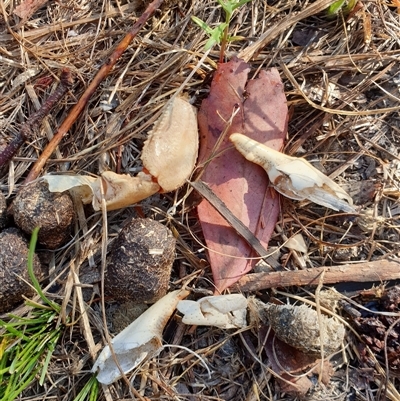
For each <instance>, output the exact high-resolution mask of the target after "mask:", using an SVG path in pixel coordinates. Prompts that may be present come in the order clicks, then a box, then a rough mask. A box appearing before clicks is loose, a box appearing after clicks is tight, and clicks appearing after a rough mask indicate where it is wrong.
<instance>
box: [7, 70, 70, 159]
mask: <svg viewBox="0 0 400 401" xmlns="http://www.w3.org/2000/svg"><path fill="white" fill-rule="evenodd" d="M72 85H73V79H72V76H71V71H70V70H69V69H68V68H64V69H63V70H62V72H61V76H60V84H59V85H58V87H57V89H56V90H55V91H54V93H52V94H51V95H50V96H49V97H48V98H47V99H46V101H45V102H44V103H43V105H42V107H40V109H39V110H38V111H37V112H36V113H33V114H32V115H31V116H30V117H29V118H28V120H27V121H26V122H25V123H24V124H22V125H21V128H20V130H19V132H18V134H17V135H16V137H15V138H14V139H13V140H12V141H11V142H10V143H9V144H8V145H7V147H6V148H5V149H4V150H3V151H2V152H0V167H3V166H5V165H6V164H7V163H8V162H9V161H10V160H11V159H12V158H13V156H14V155H15V154H16V153H17V152H18V150H19V148H20V147H21V146H22V144H23V143H24V142H26V141H28V140H30V139H31V138H32V137H33V133H34V131H35V130H36V129H38V128H39V125H40V124H41V122H42V121H43V119H44V118H45V117H46V116H47V115H48V114H49V113H50V111H51V109H52V108H53V107H54V106H55V105H56V104H57V103H58V102H59V101H60V100H61V99H62V98H63V97H64V95H65V94H66V93H67V92H68V90H69V89H70V88H71V87H72Z"/></svg>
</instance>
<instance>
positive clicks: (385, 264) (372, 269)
mask: <svg viewBox="0 0 400 401" xmlns="http://www.w3.org/2000/svg"><path fill="white" fill-rule="evenodd" d="M323 272H325V274H324V278H323V284H335V283H343V282H370V281H387V280H396V279H400V261H395V260H376V261H373V262H361V263H355V264H345V265H339V266H330V267H327V266H324V267H315V268H313V269H306V270H295V271H281V272H267V273H264V272H263V273H253V274H247V275H246V276H244V277H242V278H241V279H240V280H239V282H238V283H237V285H236V286H234V288H235V289H236V290H238V291H240V292H253V291H260V290H265V289H267V288H277V287H288V286H292V285H297V286H302V285H312V286H317V285H318V284H320V277H321V274H322V273H323Z"/></svg>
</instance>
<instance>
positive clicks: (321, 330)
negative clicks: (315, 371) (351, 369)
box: [265, 304, 345, 356]
mask: <svg viewBox="0 0 400 401" xmlns="http://www.w3.org/2000/svg"><path fill="white" fill-rule="evenodd" d="M265 312H266V314H267V317H268V320H269V323H270V325H271V328H272V329H273V330H274V332H275V335H276V336H277V337H278V338H279V339H280V340H281V341H283V342H285V343H286V344H289V345H290V346H292V347H295V348H297V349H299V350H300V351H302V352H304V353H305V354H308V355H316V356H317V355H320V354H321V339H322V344H323V348H324V354H325V355H329V354H332V353H333V352H335V351H337V350H338V348H339V347H340V346H341V344H342V342H343V339H344V335H345V328H344V326H343V324H342V323H340V322H339V321H337V320H336V319H335V318H333V317H328V316H326V315H321V316H320V320H321V327H320V321H319V318H318V314H317V312H316V311H315V310H314V309H311V308H309V307H308V306H307V305H304V304H303V305H300V306H296V305H275V304H267V305H266V306H265Z"/></svg>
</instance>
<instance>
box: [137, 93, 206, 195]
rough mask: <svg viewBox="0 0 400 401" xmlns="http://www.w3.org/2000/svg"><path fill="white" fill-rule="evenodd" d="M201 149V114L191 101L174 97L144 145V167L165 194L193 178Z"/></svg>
mask: <svg viewBox="0 0 400 401" xmlns="http://www.w3.org/2000/svg"><path fill="white" fill-rule="evenodd" d="M198 148H199V137H198V129H197V113H196V109H195V107H193V106H192V105H191V104H190V103H189V102H188V101H187V100H185V99H183V98H181V97H174V98H172V99H171V100H170V101H169V102H168V103H167V105H166V107H165V109H164V111H163V113H162V115H161V116H160V118H159V119H158V120H157V121H156V122H155V124H154V127H153V129H152V131H151V133H150V135H149V137H148V139H147V140H146V142H145V143H144V147H143V150H142V161H143V166H144V167H145V168H146V169H147V170H148V171H149V173H150V174H151V175H152V176H153V177H154V178H155V179H156V180H157V183H158V184H159V185H160V187H161V188H162V190H163V191H164V192H170V191H174V190H175V189H177V188H179V187H180V186H181V185H182V184H183V183H184V182H185V180H186V179H188V178H189V177H190V174H191V173H192V171H193V168H194V165H195V163H196V159H197V154H198Z"/></svg>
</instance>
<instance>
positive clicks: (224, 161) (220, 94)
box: [198, 58, 287, 291]
mask: <svg viewBox="0 0 400 401" xmlns="http://www.w3.org/2000/svg"><path fill="white" fill-rule="evenodd" d="M249 72H250V67H249V65H248V64H246V63H245V62H244V61H242V60H239V59H237V58H235V59H233V60H231V61H230V62H228V63H225V64H220V65H219V67H218V70H217V71H216V72H215V75H214V78H213V81H212V84H211V91H210V95H209V96H208V98H207V99H205V100H204V101H203V103H202V105H201V108H200V111H199V114H198V121H199V128H200V157H199V163H200V164H201V163H206V162H207V161H208V160H209V159H210V157H211V153H212V150H213V147H214V145H215V143H216V142H217V140H218V138H219V137H220V135H221V133H222V131H223V130H224V129H225V127H226V125H227V121H229V119H230V118H231V116H232V114H233V112H234V111H235V110H237V108H238V107H239V108H240V110H239V112H238V113H237V114H236V116H235V117H234V119H233V121H232V125H231V127H230V128H229V131H228V132H227V134H226V136H225V138H224V140H223V142H222V144H221V146H220V148H219V149H218V152H217V154H218V156H217V157H214V158H213V159H212V160H211V162H210V163H209V164H207V166H206V168H205V171H204V174H203V175H202V177H201V178H202V180H203V181H204V182H206V183H207V184H208V185H209V186H210V188H211V189H212V190H213V191H214V192H215V194H216V195H217V196H218V197H219V198H220V199H221V200H222V201H223V202H224V203H225V204H226V206H227V207H228V208H229V209H230V210H231V212H232V213H233V214H234V215H235V216H236V217H237V218H239V219H240V220H241V221H242V222H243V223H244V224H245V225H246V226H247V227H248V228H249V229H250V231H251V232H253V233H254V235H255V236H256V237H257V238H258V239H259V240H260V242H261V243H262V244H263V245H264V247H265V248H267V246H268V241H269V239H270V236H271V234H272V232H273V230H274V227H275V224H276V221H277V218H278V213H279V197H278V195H277V193H275V192H274V191H273V190H272V189H270V188H269V187H268V177H267V175H266V173H265V171H264V170H263V169H262V168H260V167H259V166H257V165H255V164H253V163H250V162H248V161H247V160H245V158H244V157H243V156H241V155H240V154H239V152H238V151H237V150H236V149H234V148H233V146H232V144H231V143H230V142H229V135H231V134H232V133H234V132H239V133H242V134H244V135H247V136H248V137H250V138H252V139H254V140H256V141H259V142H262V143H264V144H266V145H267V146H269V147H271V148H273V149H276V150H279V149H280V148H281V147H282V144H283V139H284V137H285V135H286V129H287V105H286V98H285V94H284V91H283V84H282V81H281V79H280V77H279V73H278V71H277V70H276V69H271V70H269V71H264V70H262V71H260V73H259V74H258V77H257V78H256V79H251V80H249V81H247V79H248V74H249ZM221 151H223V152H222V153H220V152H221ZM198 213H199V219H200V222H201V225H202V228H203V233H204V237H205V240H206V243H207V247H208V253H209V261H210V264H211V268H212V272H213V277H214V281H215V285H216V288H217V290H218V291H223V290H224V289H226V288H228V287H229V286H231V285H232V284H233V283H235V282H236V281H238V280H239V279H240V278H241V277H242V276H243V275H244V274H245V273H247V272H248V271H250V270H251V269H252V268H253V266H254V265H255V263H256V260H247V259H246V258H249V257H255V256H256V255H255V254H254V253H253V252H252V250H251V249H250V247H249V245H248V244H247V243H246V242H245V241H244V240H243V239H242V238H241V237H240V236H238V234H237V233H236V231H235V230H234V229H233V228H232V227H230V226H229V224H228V223H227V222H226V221H225V220H224V219H223V218H222V217H221V216H220V215H219V213H218V212H217V211H216V210H215V209H214V208H213V207H212V206H211V205H210V204H209V203H208V202H207V201H205V200H203V201H202V202H201V204H200V205H199V207H198Z"/></svg>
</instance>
